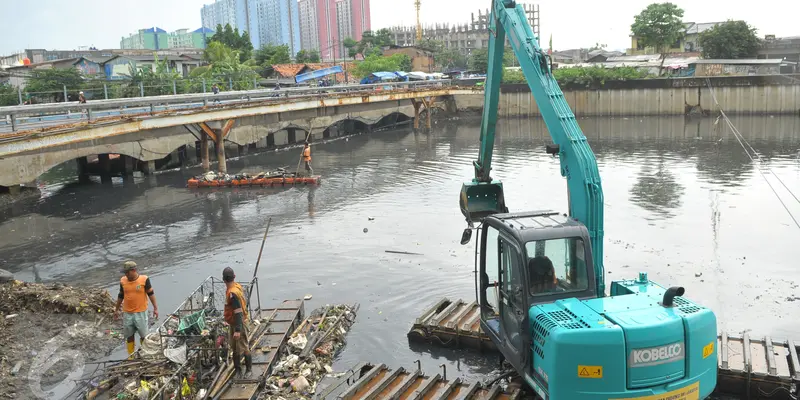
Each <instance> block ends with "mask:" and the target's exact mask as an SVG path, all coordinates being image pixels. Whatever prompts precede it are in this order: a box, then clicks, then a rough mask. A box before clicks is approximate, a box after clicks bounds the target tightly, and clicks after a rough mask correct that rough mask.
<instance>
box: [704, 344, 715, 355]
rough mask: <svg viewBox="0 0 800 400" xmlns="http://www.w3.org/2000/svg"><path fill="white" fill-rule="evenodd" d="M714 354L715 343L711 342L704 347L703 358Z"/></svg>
mask: <svg viewBox="0 0 800 400" xmlns="http://www.w3.org/2000/svg"><path fill="white" fill-rule="evenodd" d="M712 354H714V342H711V343H709V344H707V345H705V346H704V347H703V358H708V356H710V355H712Z"/></svg>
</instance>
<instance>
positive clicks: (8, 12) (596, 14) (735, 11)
mask: <svg viewBox="0 0 800 400" xmlns="http://www.w3.org/2000/svg"><path fill="white" fill-rule="evenodd" d="M212 1H213V0H136V1H114V0H103V1H100V0H0V9H1V10H3V15H4V17H5V18H3V23H2V24H0V37H2V38H3V40H2V41H0V55H6V54H11V53H15V52H18V51H21V50H23V49H26V48H45V49H50V50H53V49H59V50H69V49H76V48H78V47H80V46H94V47H97V48H117V47H119V41H120V39H121V38H122V37H123V36H127V35H129V34H131V33H134V32H136V31H137V30H139V29H142V28H148V27H153V26H158V27H160V28H163V29H165V30H167V31H174V30H176V29H181V28H189V29H197V28H199V27H200V8H201V7H202V5H203V4H207V3H211V2H212ZM528 2H533V1H528ZM651 2H652V0H616V1H588V0H571V1H570V0H540V1H538V2H536V3H537V4H539V9H540V12H541V33H542V35H541V37H542V39H541V41H542V45H543V46H544V47H547V42H548V40H549V38H550V35H552V37H553V48H554V49H556V50H565V49H569V48H579V47H590V46H593V45H594V44H595V43H600V44H605V45H607V46H608V48H609V49H620V50H624V49H625V48H627V47H629V46H630V38H629V37H628V35H629V33H630V32H629V31H630V25H631V23H632V22H633V16H634V15H636V14H638V13H639V12H640V11H641V10H642V9H644V8H645V7H646V6H647V5H648V4H649V3H651ZM673 3H676V4H677V5H678V6H679V7H681V8H683V9H684V11H685V14H684V21H686V22H717V21H725V20H728V19H742V20H745V21H747V22H748V23H749V24H751V25H753V26H754V27H755V28H757V29H758V34H759V36H761V37H763V35H765V34H774V35H776V36H778V37H781V36H798V35H800V24H798V21H800V19H798V16H799V15H800V1H797V0H764V1H759V2H756V3H753V2H752V1H744V0H726V1H722V0H673ZM489 4H490V1H489V0H422V23H423V24H433V23H436V22H447V23H451V24H454V23H465V22H468V21H469V19H470V14H471V13H473V12H475V13H476V14H477V11H478V10H479V9H486V8H488V6H489ZM114 5H116V6H114ZM371 8H372V28H373V30H377V29H380V28H383V27H389V26H396V25H413V24H415V10H414V0H371Z"/></svg>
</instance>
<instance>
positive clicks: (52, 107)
mask: <svg viewBox="0 0 800 400" xmlns="http://www.w3.org/2000/svg"><path fill="white" fill-rule="evenodd" d="M478 94H481V92H480V89H478V91H476V89H474V88H462V87H458V86H455V85H453V84H451V82H450V81H446V80H444V81H421V82H400V83H389V84H375V85H357V86H333V87H325V88H306V89H296V88H293V89H285V90H250V91H232V92H223V93H218V94H210V93H200V94H184V95H173V96H153V97H140V98H130V99H115V100H101V101H92V102H89V103H84V104H80V103H77V102H69V103H55V104H44V105H23V106H13V107H0V186H3V187H6V188H9V191H11V192H16V191H18V189H19V185H22V184H25V183H29V182H32V181H34V180H36V179H37V178H38V177H39V176H40V175H41V174H43V173H44V172H46V171H48V170H49V169H51V168H53V167H55V166H57V165H60V164H62V163H65V162H69V161H72V160H77V164H78V175H79V178H81V180H85V179H88V176H89V175H100V176H101V177H102V179H104V180H107V179H111V176H112V175H121V176H123V177H126V176H131V175H132V174H133V172H134V171H140V172H142V173H144V174H150V173H152V172H154V171H156V170H158V169H163V168H173V167H175V166H178V165H184V164H185V163H187V162H191V161H192V159H193V158H196V159H199V161H200V164H201V165H202V166H203V169H204V170H206V171H208V170H209V168H210V163H211V159H210V156H209V153H210V148H211V147H212V146H213V148H214V153H215V154H216V161H217V163H218V167H217V170H218V171H221V172H227V166H226V162H225V160H226V152H228V153H230V152H233V151H235V152H236V153H237V155H243V154H246V153H247V152H248V150H249V149H254V148H277V147H281V146H289V145H292V144H295V143H302V142H304V141H305V140H308V141H312V142H313V141H318V140H325V139H329V138H334V137H337V136H340V135H344V134H350V133H356V132H363V131H369V130H371V129H373V128H375V127H381V126H392V125H397V124H400V123H403V124H405V123H412V121H413V124H414V128H419V127H420V125H421V123H422V120H423V119H424V122H425V125H426V127H427V128H430V126H431V114H432V110H433V109H434V108H438V109H444V110H445V111H447V112H456V111H457V105H456V97H457V96H463V95H469V96H470V97H474V96H475V95H478ZM423 117H424V118H423ZM298 133H300V135H298ZM209 142H211V145H209ZM192 149H193V150H194V151H192ZM95 157H96V161H95V160H94V158H95Z"/></svg>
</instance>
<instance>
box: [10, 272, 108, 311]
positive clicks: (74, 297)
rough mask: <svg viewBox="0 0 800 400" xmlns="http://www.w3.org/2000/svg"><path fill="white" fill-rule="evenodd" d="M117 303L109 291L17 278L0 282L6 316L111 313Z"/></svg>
mask: <svg viewBox="0 0 800 400" xmlns="http://www.w3.org/2000/svg"><path fill="white" fill-rule="evenodd" d="M114 305H115V304H114V300H113V299H112V298H111V295H110V294H109V293H108V291H107V290H98V289H89V288H78V287H72V286H66V285H63V284H60V283H55V284H40V283H29V282H22V281H17V280H14V281H11V282H7V283H4V284H0V313H2V314H6V315H8V314H14V313H19V312H22V311H29V312H36V313H57V314H82V313H94V314H98V313H99V314H108V315H111V314H113V312H114Z"/></svg>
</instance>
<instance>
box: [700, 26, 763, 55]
mask: <svg viewBox="0 0 800 400" xmlns="http://www.w3.org/2000/svg"><path fill="white" fill-rule="evenodd" d="M697 44H698V45H700V47H702V48H703V57H704V58H728V59H729V58H749V57H755V56H756V54H758V49H759V47H760V46H761V40H759V38H758V36H756V30H755V28H753V27H751V26H750V25H748V24H747V23H746V22H744V21H728V22H725V23H722V24H719V25H717V26H715V27H713V28H711V29H709V30H707V31H705V32H703V33H701V34H700V37H699V38H698V40H697Z"/></svg>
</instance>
